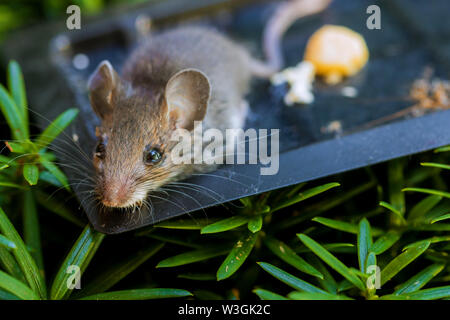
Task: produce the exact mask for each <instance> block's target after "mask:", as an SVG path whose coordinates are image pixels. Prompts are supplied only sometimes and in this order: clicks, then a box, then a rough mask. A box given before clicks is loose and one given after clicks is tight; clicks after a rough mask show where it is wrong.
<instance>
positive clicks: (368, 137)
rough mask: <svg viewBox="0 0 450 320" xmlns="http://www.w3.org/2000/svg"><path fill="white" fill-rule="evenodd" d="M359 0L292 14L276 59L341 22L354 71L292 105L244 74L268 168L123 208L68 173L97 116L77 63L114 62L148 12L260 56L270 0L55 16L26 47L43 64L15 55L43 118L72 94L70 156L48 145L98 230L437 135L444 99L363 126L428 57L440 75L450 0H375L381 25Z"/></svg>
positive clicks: (279, 183)
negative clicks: (82, 20) (65, 21)
mask: <svg viewBox="0 0 450 320" xmlns="http://www.w3.org/2000/svg"><path fill="white" fill-rule="evenodd" d="M371 4H374V1H366V0H364V1H352V0H338V1H336V0H335V1H334V2H333V3H332V5H331V6H330V7H329V8H328V9H327V10H326V11H324V12H322V13H320V14H318V15H315V16H311V17H307V18H304V19H302V20H300V21H298V22H296V23H295V25H294V26H293V27H292V28H291V29H290V30H289V31H288V32H287V34H286V35H285V37H284V40H283V48H284V53H285V57H286V65H287V66H292V65H295V64H297V63H298V62H300V61H301V59H302V56H303V52H304V48H305V45H306V41H307V39H308V37H309V36H310V35H311V34H312V33H313V32H314V31H316V30H317V29H318V28H320V27H321V26H323V25H324V24H337V25H344V26H348V27H350V28H351V29H353V30H355V31H357V32H359V33H361V34H362V35H363V36H364V38H365V40H366V42H367V44H368V47H369V51H370V60H369V63H368V65H367V66H366V67H365V68H364V70H363V71H362V72H360V73H359V74H358V75H356V76H354V77H352V78H349V79H347V80H345V81H344V82H343V83H341V84H340V85H337V86H327V85H324V84H323V83H321V82H320V81H317V82H316V83H315V85H314V94H315V98H316V99H315V102H314V103H313V104H311V105H307V106H296V107H287V106H285V105H284V103H283V95H284V93H285V92H286V90H287V88H286V87H284V86H279V87H273V86H271V85H270V83H268V82H266V81H259V80H257V81H254V83H253V86H252V90H251V93H250V95H249V96H248V102H249V105H250V108H251V113H250V115H249V117H248V120H247V124H246V127H248V128H256V129H259V128H264V129H269V131H270V129H280V137H279V138H280V159H279V161H280V162H279V172H278V174H276V175H274V176H264V175H261V174H260V168H261V165H225V166H223V167H221V168H220V169H219V170H217V171H215V172H213V173H211V174H208V175H204V176H197V177H195V178H191V179H189V180H188V182H189V183H192V184H195V185H196V186H197V187H196V188H188V189H186V188H182V189H178V190H174V191H173V192H168V194H166V195H162V194H159V195H158V196H159V197H160V198H161V199H152V202H153V206H154V210H153V211H152V212H150V211H149V210H146V209H145V210H141V211H140V212H139V213H127V214H124V213H123V212H122V211H117V210H116V211H115V210H108V211H103V210H98V209H97V208H98V206H96V205H95V202H92V201H88V200H87V198H86V196H85V195H86V192H87V191H89V190H90V188H91V187H88V186H85V185H84V184H83V183H79V184H77V183H76V181H80V180H79V179H83V175H84V174H85V173H86V172H88V174H89V175H93V171H92V167H91V166H90V163H89V161H88V159H85V158H84V157H83V156H82V155H81V152H80V150H79V149H81V150H82V152H84V153H85V154H87V155H89V157H90V156H91V154H92V150H93V148H94V146H95V143H96V138H95V134H94V132H95V126H96V125H98V123H99V122H98V119H97V118H96V116H95V115H94V114H93V112H92V111H91V107H90V105H89V102H88V98H87V92H86V82H87V79H88V77H89V75H90V74H91V72H92V71H93V70H94V69H95V67H96V66H97V64H98V63H99V62H100V61H102V60H104V59H108V60H110V61H111V63H112V64H113V65H114V67H115V68H116V69H117V70H120V68H121V65H122V64H123V62H124V61H125V59H126V57H127V54H128V53H129V52H130V51H131V50H132V49H133V48H134V47H135V46H136V45H137V43H138V42H139V40H140V38H141V37H142V36H145V35H144V33H145V31H146V30H147V29H146V27H147V26H148V23H149V22H150V20H151V29H152V32H157V31H158V30H162V29H167V28H171V27H173V26H174V25H178V24H196V25H199V24H200V25H206V26H211V27H215V28H217V29H219V30H220V31H222V32H224V33H225V34H227V35H229V36H230V37H231V38H233V39H234V40H235V41H237V42H239V43H241V44H242V45H243V46H246V47H247V48H248V49H249V50H250V52H252V53H253V54H254V55H255V56H257V57H261V50H260V46H261V34H262V30H263V27H264V24H265V23H266V21H267V20H268V18H269V17H270V15H271V14H272V13H273V12H274V10H275V8H276V5H277V3H276V1H225V0H222V1H219V0H216V1H190V0H172V1H163V2H155V3H151V4H148V5H144V6H142V7H139V8H138V9H137V10H136V9H134V10H131V11H129V12H127V13H126V14H121V13H113V14H111V15H109V16H108V17H104V18H103V19H101V20H100V21H94V22H92V23H90V24H85V25H83V27H82V30H81V31H77V32H72V31H70V32H67V31H66V32H63V33H58V34H56V33H57V31H58V29H57V28H56V29H52V30H51V31H49V37H51V41H50V43H51V45H50V53H49V55H48V57H47V53H46V52H45V51H44V50H43V49H42V48H44V46H46V45H49V43H48V42H45V43H41V44H39V45H36V46H38V47H35V50H38V51H37V52H38V54H41V55H43V56H45V59H42V61H41V63H43V64H44V65H45V66H47V69H46V70H45V69H43V68H42V67H41V68H39V67H34V69H33V66H36V63H38V61H36V58H34V60H35V61H34V64H33V63H31V62H30V63H25V66H26V67H24V70H25V73H26V74H27V72H28V73H30V74H32V76H31V77H32V78H33V79H34V81H35V82H36V83H37V82H45V85H44V84H42V83H41V89H40V91H39V89H37V90H34V92H32V99H34V100H33V102H35V103H34V104H32V107H35V108H36V110H37V111H38V112H39V113H41V114H44V115H45V116H46V117H48V118H51V117H54V115H56V114H58V113H60V112H62V111H63V110H64V109H66V108H68V107H70V106H71V105H70V104H68V103H69V102H73V101H76V103H77V106H78V107H79V108H80V110H81V112H80V115H79V117H78V119H77V122H76V124H75V125H74V126H73V127H71V128H70V130H68V131H67V133H68V135H69V136H70V138H71V141H70V144H71V146H69V145H68V144H67V141H66V142H64V143H62V142H61V143H60V145H61V147H64V148H65V149H66V151H68V152H70V153H71V156H70V157H67V152H64V154H60V155H59V156H60V158H61V160H62V161H63V162H66V163H70V164H75V163H76V164H79V165H80V166H81V167H82V168H83V169H82V170H83V174H81V175H80V174H79V172H78V171H77V170H66V172H67V174H68V176H69V177H70V179H71V181H73V182H75V184H74V187H73V189H74V190H75V192H76V194H77V195H78V198H79V199H80V201H81V203H82V205H83V208H84V210H85V211H86V212H87V215H88V217H89V220H90V221H91V223H92V224H93V226H94V227H95V228H96V229H97V230H99V231H101V232H104V233H120V232H124V231H128V230H132V229H136V228H139V227H142V226H145V225H149V224H153V223H157V222H160V221H163V220H166V219H169V218H172V217H175V216H179V215H182V214H185V213H187V212H190V211H194V210H198V209H201V208H205V207H209V206H212V205H216V204H220V203H224V202H228V201H231V200H235V199H238V198H241V197H244V196H249V195H253V194H257V193H261V192H265V191H268V190H273V189H277V188H281V187H285V186H289V185H293V184H297V183H300V182H304V181H308V180H313V179H317V178H320V177H325V176H329V175H332V174H336V173H340V172H344V171H347V170H351V169H355V168H359V167H363V166H367V165H371V164H375V163H379V162H382V161H386V160H389V159H392V158H397V157H401V156H405V155H409V154H413V153H418V152H422V151H425V150H429V149H432V148H436V147H439V146H443V145H446V144H449V143H450V111H448V110H447V111H439V112H433V113H430V114H426V115H423V116H421V117H418V118H414V117H409V118H407V119H406V118H405V117H403V118H398V119H396V120H395V121H391V122H390V123H383V124H380V125H378V126H374V127H371V128H366V127H367V124H371V123H373V124H375V123H377V122H376V121H377V120H378V119H382V118H384V117H386V116H389V115H392V114H394V113H396V112H398V111H400V110H403V109H405V108H407V107H409V106H411V105H412V104H413V102H412V101H411V100H408V95H409V90H410V88H411V85H412V83H413V82H414V81H415V80H416V79H418V78H420V77H421V76H422V75H423V72H424V70H425V69H427V68H431V69H433V70H434V76H437V77H441V78H443V79H448V75H449V73H450V65H449V59H448V57H450V23H449V21H448V18H447V17H446V16H445V15H446V13H447V12H448V11H449V9H450V3H449V2H448V1H445V0H434V1H415V2H410V1H406V0H396V1H376V2H375V4H377V5H379V6H380V8H381V14H382V28H381V30H369V29H367V27H366V19H367V17H368V14H366V8H367V7H368V6H369V5H371ZM149 19H150V20H149ZM48 29H49V30H50V29H51V28H50V27H48ZM39 48H41V49H42V50H41V51H39ZM27 50H30V47H29V45H28V47H27ZM18 52H21V53H22V55H24V56H26V54H25V53H24V52H25V50H24V48H22V47H21V45H19V44H18V43H17V42H16V43H15V45H14V44H13V47H12V49H11V50H10V53H9V54H15V53H18ZM29 54H32V53H31V52H30V53H29ZM13 57H14V56H13ZM23 59H26V58H23ZM19 61H20V62H21V63H22V61H21V60H20V59H19ZM36 68H37V69H40V70H37V71H36ZM48 74H51V75H50V78H48V77H49V76H48ZM46 79H58V80H52V81H51V82H48V81H46ZM33 85H34V84H33V83H32V84H31V85H30V86H29V87H31V86H33ZM36 86H37V88H39V85H36ZM48 87H50V88H48ZM346 87H351V88H352V90H353V91H355V90H356V92H357V96H356V97H348V96H346V95H344V94H342V92H343V89H344V88H346ZM43 88H46V89H43ZM49 91H53V93H50V94H47V96H48V99H47V100H48V101H46V102H45V101H42V100H43V97H42V96H43V93H44V92H49ZM344 91H345V89H344ZM49 106H51V108H50V107H49ZM332 123H339V124H340V125H341V126H342V130H343V132H342V133H340V134H336V132H332V131H331V132H330V130H329V128H330V124H332Z"/></svg>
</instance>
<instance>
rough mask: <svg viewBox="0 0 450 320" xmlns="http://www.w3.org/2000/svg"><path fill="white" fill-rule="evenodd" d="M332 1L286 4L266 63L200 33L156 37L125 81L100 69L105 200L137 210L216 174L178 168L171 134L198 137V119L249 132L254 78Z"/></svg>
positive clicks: (96, 92) (275, 63) (96, 99)
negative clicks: (154, 194) (286, 39)
mask: <svg viewBox="0 0 450 320" xmlns="http://www.w3.org/2000/svg"><path fill="white" fill-rule="evenodd" d="M329 2H330V0H314V1H312V0H295V1H290V2H286V3H284V4H282V5H281V6H280V7H279V10H278V11H277V12H276V13H275V14H274V16H273V18H272V19H270V20H269V22H268V23H267V26H266V30H265V32H264V44H265V51H266V55H267V58H268V61H267V62H265V63H263V62H259V61H257V60H255V59H252V58H251V57H250V55H249V54H248V53H247V51H246V50H245V49H244V48H242V47H240V46H239V45H237V44H235V43H233V42H232V41H231V40H229V39H227V38H226V37H225V36H223V35H221V34H219V33H218V32H215V31H212V30H211V29H210V28H198V27H197V28H195V27H182V28H178V29H175V30H172V31H167V32H163V33H160V34H155V35H151V36H150V37H149V38H148V39H147V41H146V42H145V43H143V44H141V45H140V46H139V47H138V48H137V49H136V50H135V51H134V52H133V53H132V54H131V56H130V57H129V58H128V59H127V61H126V63H125V65H124V68H123V71H122V76H119V75H118V74H117V73H116V71H115V70H114V68H113V67H112V66H111V64H110V63H109V62H108V61H103V62H102V63H100V65H99V66H98V67H97V69H96V71H95V72H94V73H93V74H92V76H91V78H90V79H89V83H88V88H89V98H90V101H91V105H92V108H93V110H94V111H95V113H96V114H97V115H98V116H99V117H100V119H101V121H102V124H101V127H99V128H98V130H97V136H98V139H99V144H98V146H97V148H96V150H95V152H94V159H93V163H94V167H95V168H96V179H97V186H96V194H97V197H98V199H99V200H100V202H101V203H103V205H105V206H108V207H133V206H136V205H138V204H139V203H141V202H142V201H145V199H146V198H147V195H148V193H149V192H150V191H153V190H157V189H159V188H160V187H161V186H163V185H165V184H167V183H169V182H171V181H174V180H179V179H182V178H184V177H187V176H189V175H191V174H192V173H194V172H196V171H209V170H214V169H215V168H216V166H214V165H206V164H202V165H186V164H174V163H173V162H172V161H171V157H170V152H171V150H172V148H173V147H174V146H175V144H176V142H173V141H170V140H171V136H172V133H173V132H174V131H175V130H176V129H179V128H182V129H186V130H188V131H189V132H190V133H191V134H192V128H193V124H194V121H202V124H203V130H205V129H208V128H216V129H219V130H222V131H223V130H225V129H227V128H242V127H243V125H244V122H245V118H246V114H247V107H246V104H245V103H243V99H244V96H245V94H246V93H247V91H248V89H249V82H250V79H251V76H252V75H255V76H261V77H266V78H267V77H269V76H270V75H271V74H273V73H274V72H275V71H277V70H278V69H279V68H280V67H281V64H282V59H281V50H280V47H279V43H280V38H281V36H282V35H283V33H284V31H285V30H286V29H287V28H288V27H289V26H290V24H291V23H292V22H294V21H295V20H296V19H297V18H299V17H302V16H304V15H307V14H313V13H316V12H318V11H320V10H322V9H324V8H325V7H326V6H327V5H328V3H329ZM161 155H162V157H161ZM193 156H194V157H195V154H194V155H193Z"/></svg>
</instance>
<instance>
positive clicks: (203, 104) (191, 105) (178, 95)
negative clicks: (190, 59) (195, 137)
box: [165, 69, 211, 130]
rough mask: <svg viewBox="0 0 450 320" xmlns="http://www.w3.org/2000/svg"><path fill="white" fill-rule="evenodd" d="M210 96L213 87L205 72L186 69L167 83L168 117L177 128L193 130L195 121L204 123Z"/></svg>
mask: <svg viewBox="0 0 450 320" xmlns="http://www.w3.org/2000/svg"><path fill="white" fill-rule="evenodd" d="M210 95H211V85H210V83H209V80H208V77H207V76H206V75H205V74H204V73H203V72H201V71H199V70H196V69H185V70H181V71H180V72H178V73H176V74H175V75H173V76H172V77H171V78H170V80H169V81H168V82H167V85H166V91H165V98H166V102H167V106H168V115H169V117H170V118H171V119H173V120H175V121H176V126H177V128H184V129H187V130H192V129H193V128H194V121H202V120H203V118H204V117H205V115H206V109H207V108H208V101H209V97H210Z"/></svg>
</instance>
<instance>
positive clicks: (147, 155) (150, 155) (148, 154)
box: [144, 146, 162, 165]
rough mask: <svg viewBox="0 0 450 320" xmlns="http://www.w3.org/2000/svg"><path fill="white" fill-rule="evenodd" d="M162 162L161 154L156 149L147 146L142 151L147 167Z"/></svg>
mask: <svg viewBox="0 0 450 320" xmlns="http://www.w3.org/2000/svg"><path fill="white" fill-rule="evenodd" d="M161 160H162V153H161V151H160V150H159V149H158V148H154V147H149V146H147V147H146V148H145V151H144V162H145V164H148V165H154V164H157V163H159V162H160V161H161Z"/></svg>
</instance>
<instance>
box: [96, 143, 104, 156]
mask: <svg viewBox="0 0 450 320" xmlns="http://www.w3.org/2000/svg"><path fill="white" fill-rule="evenodd" d="M105 153H106V148H105V144H104V143H103V142H99V143H98V144H97V147H95V156H96V157H97V158H99V159H105Z"/></svg>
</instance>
